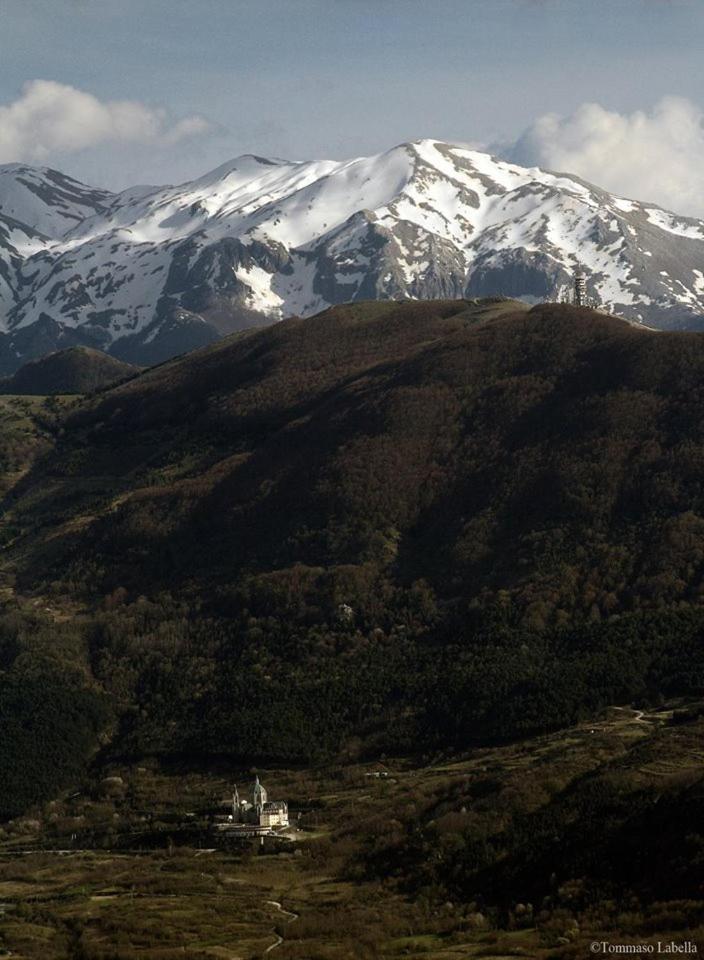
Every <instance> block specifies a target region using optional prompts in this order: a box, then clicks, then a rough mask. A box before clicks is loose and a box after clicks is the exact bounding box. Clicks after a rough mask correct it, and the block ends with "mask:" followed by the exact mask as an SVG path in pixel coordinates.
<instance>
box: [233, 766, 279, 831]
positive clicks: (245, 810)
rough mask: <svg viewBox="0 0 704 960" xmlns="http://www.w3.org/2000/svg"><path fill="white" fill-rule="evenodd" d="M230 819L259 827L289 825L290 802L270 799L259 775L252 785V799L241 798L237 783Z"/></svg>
mask: <svg viewBox="0 0 704 960" xmlns="http://www.w3.org/2000/svg"><path fill="white" fill-rule="evenodd" d="M228 819H229V820H230V822H231V823H242V824H250V825H252V826H259V827H287V826H288V823H289V821H288V804H287V803H286V801H285V800H269V798H268V794H267V791H266V788H265V787H264V785H263V784H261V783H260V782H259V777H256V778H255V780H254V786H253V787H252V799H251V801H250V800H240V795H239V792H238V790H237V786H236V785H235V789H234V793H233V794H232V814H231V816H230V817H229V818H228Z"/></svg>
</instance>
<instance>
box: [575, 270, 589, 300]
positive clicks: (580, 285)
mask: <svg viewBox="0 0 704 960" xmlns="http://www.w3.org/2000/svg"><path fill="white" fill-rule="evenodd" d="M574 305H575V307H586V305H587V278H586V277H585V276H584V274H583V273H578V274H576V275H575V278H574Z"/></svg>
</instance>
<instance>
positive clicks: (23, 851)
mask: <svg viewBox="0 0 704 960" xmlns="http://www.w3.org/2000/svg"><path fill="white" fill-rule="evenodd" d="M639 713H640V712H639V711H635V710H633V709H632V708H627V709H626V708H624V709H615V708H613V709H608V710H606V711H604V713H602V714H601V715H600V716H598V717H596V718H593V719H591V720H590V721H589V722H587V723H584V724H581V725H579V726H577V727H573V728H569V729H567V730H564V731H562V732H560V733H555V734H551V735H548V736H543V737H536V738H533V739H530V740H523V741H520V742H518V743H515V744H512V745H506V746H504V747H500V748H480V749H476V750H472V751H469V752H465V753H460V754H459V755H454V756H446V757H440V756H434V757H428V758H427V761H426V762H425V763H423V764H421V765H419V764H418V762H417V760H409V759H405V760H404V759H401V758H395V759H391V758H388V759H386V760H385V761H383V762H382V763H381V764H380V763H379V762H377V763H373V764H359V763H354V764H341V765H335V766H333V767H321V768H317V769H308V770H290V769H289V770H286V769H272V770H268V771H267V772H266V780H267V783H270V784H272V785H275V786H276V789H277V791H278V792H280V793H283V794H285V795H287V796H288V797H289V798H290V803H291V806H292V809H293V810H294V811H295V813H296V817H297V818H298V814H299V813H300V819H297V822H298V823H299V824H300V830H299V834H298V839H297V841H296V843H295V848H294V849H293V850H289V851H287V852H280V853H266V852H263V853H262V851H260V850H259V848H258V842H257V841H254V842H253V843H252V844H251V847H250V848H249V849H245V850H241V851H239V852H237V851H227V850H219V849H213V848H212V847H210V846H208V845H207V844H209V842H210V841H209V835H208V833H207V832H204V833H203V835H202V837H201V839H200V840H198V841H197V842H195V841H194V842H192V844H191V845H187V844H184V843H183V842H182V841H179V840H178V839H174V829H175V827H174V819H175V818H177V817H178V816H179V815H181V816H186V815H187V814H188V813H189V812H190V811H201V812H202V813H205V812H206V811H211V812H212V811H213V810H215V809H217V806H218V803H219V802H220V801H221V800H222V799H224V798H225V799H226V798H227V795H228V790H229V788H230V785H231V783H230V781H231V778H232V776H233V774H235V772H236V771H234V770H232V769H231V768H228V766H227V764H226V763H224V762H221V763H220V764H218V765H217V766H215V767H211V768H210V769H205V768H202V767H201V768H200V769H199V768H198V765H197V764H195V765H194V764H193V763H190V764H189V763H187V762H184V761H183V760H182V761H179V762H177V763H175V764H170V765H168V766H166V767H165V766H163V765H162V764H159V763H156V762H154V761H149V760H148V761H146V763H142V764H140V765H132V766H128V767H125V766H115V765H112V766H110V767H107V768H104V769H103V771H102V772H103V773H109V774H110V776H111V778H112V782H113V783H114V782H115V778H116V777H120V779H121V785H120V786H119V787H118V788H115V787H114V786H113V787H112V788H111V789H112V793H111V792H110V789H109V788H108V787H107V781H106V786H105V787H102V788H101V787H100V786H99V778H98V776H97V774H98V771H95V773H96V779H93V780H91V781H87V782H86V785H85V787H84V789H83V790H81V791H79V792H77V793H74V795H72V796H68V797H63V798H61V799H58V800H55V801H52V802H51V803H49V804H48V805H47V806H45V807H44V808H41V809H39V808H37V809H36V810H34V811H32V812H30V813H28V814H27V815H26V816H25V817H23V818H20V819H18V820H15V821H12V822H11V823H9V824H7V825H6V826H5V829H4V831H3V834H2V841H1V842H0V903H1V904H2V909H3V911H4V917H3V926H2V940H1V941H0V949H3V950H5V954H4V955H5V956H13V957H21V958H27V960H35V958H36V960H40V958H41V960H45V958H46V960H53V958H54V957H56V958H64V957H66V958H79V957H80V958H82V960H83V958H85V960H103V958H105V957H117V956H119V957H120V960H122V958H125V960H128V958H131V957H133V956H134V957H136V956H139V957H144V958H152V957H154V958H156V957H158V958H162V960H170V958H171V957H173V958H177V957H187V958H189V960H196V958H199V960H204V958H206V957H222V958H226V960H227V958H234V957H238V958H241V960H249V958H256V957H261V956H265V955H266V956H268V955H270V954H274V955H276V956H278V957H281V958H290V960H294V958H297V960H301V958H306V960H313V958H315V960H356V958H360V957H361V958H370V960H371V958H393V957H399V958H400V957H409V958H415V960H420V958H423V957H428V956H432V957H433V958H438V960H456V958H461V957H467V958H470V957H489V956H491V957H502V958H503V957H516V956H531V957H536V958H538V957H539V958H546V960H547V958H555V960H557V958H570V957H576V956H582V955H583V954H584V952H586V951H588V950H589V945H590V943H591V942H593V941H594V940H606V941H609V942H613V943H622V942H623V943H628V942H633V941H636V942H643V941H644V942H648V943H657V941H658V940H660V941H666V940H670V939H674V940H676V941H683V940H684V939H685V938H688V939H689V940H692V941H695V942H696V940H697V938H698V937H699V936H701V934H702V932H703V929H702V924H704V899H703V898H702V897H701V889H700V886H699V879H698V877H699V868H698V861H697V860H696V858H695V859H692V860H686V859H685V858H686V857H693V856H695V854H694V849H693V848H692V847H691V843H692V841H691V839H689V840H688V839H687V838H686V837H685V834H686V833H687V832H688V831H689V830H690V829H691V826H692V825H693V823H694V822H695V821H694V818H692V819H691V821H690V824H689V825H685V824H684V823H679V824H678V823H677V822H672V823H670V824H668V825H667V826H664V824H665V823H666V821H667V819H668V817H669V814H668V813H667V812H664V813H663V818H662V820H661V823H662V824H663V826H661V829H662V830H663V831H664V833H665V834H666V836H665V837H663V838H662V839H661V842H660V843H659V845H658V849H657V850H656V851H653V852H652V853H650V854H649V853H647V852H644V851H642V850H641V851H639V850H638V849H636V848H634V847H632V846H631V843H632V841H631V840H630V839H629V836H628V834H629V829H630V828H629V818H630V817H631V816H632V815H633V811H635V810H638V811H639V813H638V815H639V816H646V817H652V816H654V815H655V816H657V809H658V807H662V808H663V811H667V810H669V809H673V808H674V807H676V805H677V804H680V803H682V801H683V799H684V798H686V797H689V798H690V799H689V802H690V803H694V804H696V805H698V806H697V807H696V809H699V811H700V812H701V804H702V803H704V793H703V792H702V762H703V759H704V758H703V757H702V753H701V742H702V741H701V735H702V723H703V722H704V721H703V720H702V719H701V717H702V715H703V714H704V704H703V703H701V702H698V703H697V704H690V705H689V706H688V707H687V706H686V705H684V704H682V703H675V704H667V705H663V706H662V707H661V708H658V709H657V710H655V711H650V710H648V711H646V712H645V713H643V714H641V715H640V716H639ZM673 719H674V722H673ZM380 770H382V771H384V772H385V773H386V776H385V777H381V778H380V777H377V776H374V774H377V773H378V772H379V771H380ZM237 775H238V777H240V779H242V778H243V777H244V776H246V774H245V773H244V772H243V771H237ZM115 791H117V792H115ZM614 791H616V792H614ZM580 793H581V794H582V795H588V796H589V797H590V806H591V807H592V809H591V818H585V820H583V822H582V823H580V824H579V830H580V831H582V832H583V836H582V837H581V840H576V838H575V837H574V835H573V836H572V838H570V835H571V834H573V831H574V825H573V823H572V814H571V812H570V810H571V809H572V808H573V804H574V800H575V797H576V796H579V794H580ZM617 796H618V797H619V801H618V803H615V800H616V797H617ZM629 808H630V813H629V812H627V811H628V810H629ZM692 812H693V811H692ZM191 816H192V814H191ZM199 816H200V814H199ZM672 819H673V820H676V815H673V817H672ZM145 820H148V821H149V829H150V831H151V832H152V842H151V843H150V846H149V847H148V848H146V849H145V848H142V849H137V850H135V849H130V848H129V847H130V846H134V841H132V842H130V841H129V840H128V846H127V848H125V838H126V837H127V838H129V835H130V833H134V830H135V827H136V826H137V828H138V830H139V829H143V824H144V821H145ZM203 822H205V821H203ZM541 823H544V824H547V823H550V825H551V827H550V829H551V830H552V831H553V832H556V833H559V834H560V836H559V837H554V838H553V837H551V836H550V837H549V836H547V835H546V836H541V830H540V828H539V827H538V825H539V824H541ZM592 823H594V824H596V823H598V824H599V826H598V831H599V839H596V836H597V835H596V834H595V835H594V836H592V835H591V824H592ZM138 825H139V826H138ZM528 825H532V826H531V828H530V829H531V831H532V832H533V833H534V836H533V840H532V845H533V850H532V854H531V856H530V857H529V858H526V851H525V846H524V845H525V843H526V840H527V837H525V836H524V830H525V827H527V826H528ZM479 837H482V838H485V839H484V842H485V843H486V844H488V847H489V850H491V853H490V854H488V855H487V854H486V853H485V854H484V858H483V862H482V863H479V862H478V861H477V860H476V857H477V852H478V851H477V847H476V844H477V840H478V838H479ZM575 840H576V842H577V844H578V848H576V849H575V848H574V847H573V846H572V844H573V842H575ZM670 844H672V846H670ZM688 844H689V845H690V846H689V847H688ZM72 847H73V848H75V849H73V850H72V849H71V848H72ZM463 850H464V851H466V852H465V853H463V852H462V851H463ZM52 851H56V852H52ZM470 851H471V852H470ZM458 857H459V858H461V859H458ZM600 857H603V858H604V863H603V875H602V876H597V877H594V876H593V875H590V874H589V873H585V866H586V864H587V863H588V862H589V860H590V859H592V858H593V859H597V860H598V859H599V858H600ZM607 857H611V858H612V859H613V865H612V866H607V864H606V858H607ZM467 858H468V859H467ZM651 858H652V859H651ZM473 859H474V867H472V860H473ZM461 862H463V863H464V868H463V870H462V871H460V870H458V867H459V865H460V863H461ZM516 867H519V869H518V872H516ZM507 876H509V877H510V879H509V880H508V881H507V880H506V877H507ZM656 876H657V878H658V884H659V889H660V893H661V896H660V897H659V899H658V902H657V904H655V903H653V902H652V900H651V899H650V896H651V892H650V890H649V884H651V883H652V881H653V880H654V878H655V877H656ZM595 880H596V881H597V886H596V887H595V886H594V885H593V884H594V881H595ZM497 883H498V884H500V887H498V888H497ZM499 890H500V892H499Z"/></svg>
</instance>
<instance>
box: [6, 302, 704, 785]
mask: <svg viewBox="0 0 704 960" xmlns="http://www.w3.org/2000/svg"><path fill="white" fill-rule="evenodd" d="M702 373H704V341H702V339H701V338H700V336H699V335H697V334H683V333H678V334H670V333H655V332H649V331H646V330H643V329H640V328H634V327H632V326H630V325H629V324H627V323H625V322H623V321H621V320H618V319H615V318H613V317H610V316H607V315H603V314H598V313H594V312H592V311H589V310H575V309H573V308H569V307H563V306H562V307H561V306H542V307H535V308H533V309H528V308H527V307H526V306H525V305H522V304H518V303H515V302H512V301H479V302H472V301H433V302H430V303H419V302H405V303H369V304H358V305H354V306H348V307H340V308H335V309H333V310H331V311H328V312H326V313H324V314H321V315H320V316H318V317H315V318H312V319H309V320H306V321H301V320H290V321H285V322H283V323H281V324H279V325H277V326H275V327H271V328H268V329H266V330H260V331H256V332H248V333H245V334H239V335H236V336H234V337H232V338H230V339H228V340H225V341H222V342H220V343H218V344H216V345H214V346H211V347H208V348H206V349H204V350H201V351H199V352H196V353H194V354H191V355H188V356H186V357H184V358H181V359H179V360H176V361H171V362H169V363H166V364H164V365H162V366H161V367H158V368H154V369H152V370H149V371H146V372H145V373H143V374H141V375H140V376H138V377H136V378H134V379H133V380H131V381H129V382H127V383H125V384H122V385H120V386H118V387H115V388H113V389H111V390H108V391H106V392H104V393H101V394H99V395H96V396H94V397H92V398H89V399H85V400H83V401H81V402H80V403H79V404H77V405H76V406H75V407H74V408H73V410H72V411H71V412H70V413H69V414H68V415H67V416H66V417H65V418H64V419H63V421H62V428H61V431H60V432H59V433H57V435H56V437H55V439H54V443H53V447H51V448H50V449H48V450H47V451H46V452H45V453H44V454H43V455H42V456H41V457H40V458H38V459H37V460H35V462H34V465H33V467H32V468H31V469H30V470H29V472H28V473H26V474H25V475H24V476H23V477H22V478H20V479H19V480H18V481H17V482H16V483H15V484H14V486H13V487H12V489H11V491H10V492H9V493H8V494H7V496H6V497H5V500H4V513H3V527H2V529H3V536H4V540H5V544H6V547H5V550H4V552H3V557H2V564H3V566H2V575H3V585H4V595H5V596H6V597H8V601H7V603H8V607H9V608H12V607H13V606H14V607H15V608H16V613H15V614H13V616H15V615H16V616H17V617H18V618H19V620H18V623H15V625H14V626H13V625H12V623H10V624H9V625H7V624H5V625H3V624H2V623H0V640H2V641H3V642H4V643H5V644H6V645H7V649H8V650H9V651H10V652H9V653H8V655H7V658H6V670H7V671H8V674H7V682H8V684H10V686H8V691H11V690H16V689H17V688H18V685H19V686H21V684H22V683H23V679H24V678H25V677H28V678H31V677H33V676H34V675H35V673H36V668H35V666H34V664H36V663H44V661H45V658H46V656H48V655H51V656H55V654H56V651H57V650H63V649H66V650H68V649H70V651H72V652H71V656H70V658H69V659H71V662H72V663H74V664H75V669H76V671H78V674H77V675H75V674H72V675H71V676H70V677H69V676H67V677H65V686H66V685H67V686H68V689H69V690H73V689H74V688H75V687H76V683H77V680H79V681H80V682H79V683H78V687H79V689H81V690H83V689H85V690H86V691H93V692H97V693H99V694H101V695H106V696H107V702H108V703H109V704H110V707H111V713H110V716H111V717H113V718H114V720H115V725H114V727H113V728H111V729H112V735H111V744H110V746H109V747H108V748H106V749H108V750H109V751H111V755H115V754H119V755H130V756H142V755H145V754H164V753H167V754H171V753H180V754H186V755H197V756H199V757H203V756H207V755H216V754H226V755H228V756H231V757H233V758H236V759H237V761H238V762H240V761H241V762H246V763H250V762H253V761H262V760H276V761H277V762H282V763H290V762H294V761H295V762H302V761H310V760H315V759H320V758H321V757H328V758H329V757H332V756H340V755H358V754H360V753H362V754H364V753H367V754H368V753H374V752H377V751H387V752H390V751H397V752H400V751H403V752H409V751H410V752H416V751H418V750H424V749H429V748H431V747H438V746H453V747H458V746H466V745H468V744H479V743H487V742H497V741H502V740H506V739H510V738H512V737H516V736H518V735H528V734H532V733H535V732H540V731H545V730H551V729H556V728H558V727H560V726H562V725H565V724H568V723H572V722H575V721H577V720H579V719H580V718H583V717H588V716H590V715H593V714H594V713H595V712H596V711H598V710H599V709H601V708H603V707H604V706H606V705H608V704H613V703H628V702H631V701H634V700H637V701H639V702H642V703H651V702H658V701H659V699H660V698H662V697H672V696H679V695H691V694H695V693H699V692H701V690H702V689H704V644H702V636H703V635H704V611H702V605H701V596H702V571H703V567H702V560H703V558H704V504H703V503H702V495H703V490H702V470H701V463H702V462H703V461H704V436H703V432H702V422H703V419H702V412H703V409H702V408H703V405H704V394H703V392H702V386H701V384H702ZM28 605H31V609H32V610H35V611H36V608H39V610H42V611H43V610H45V611H46V612H42V613H41V615H40V616H41V618H43V619H42V624H41V625H40V626H41V629H39V628H37V627H36V626H32V625H30V627H28V626H27V623H26V610H27V607H28ZM34 615H36V614H34ZM67 615H68V616H70V617H71V619H69V620H68V621H67ZM44 621H46V622H44ZM13 622H14V621H13ZM52 622H59V623H62V624H65V626H62V629H65V631H66V632H67V635H66V637H65V638H64V639H63V640H61V642H60V643H59V644H58V645H57V643H56V642H55V641H54V640H53V639H52V638H53V637H54V636H55V634H56V631H55V630H54V629H53V628H52ZM65 659H66V657H65V656H63V655H62V658H61V660H62V662H63V661H64V660H65ZM13 696H14V694H13ZM12 702H14V701H12ZM49 729H52V728H51V725H50V727H49ZM72 736H73V734H72ZM80 736H81V737H82V738H83V739H82V740H81V743H87V742H89V740H90V737H91V736H95V732H94V731H93V730H92V729H91V730H82V731H80ZM13 742H14V741H13ZM17 749H19V747H17ZM23 749H24V748H23ZM7 750H8V751H9V754H10V755H9V757H8V758H5V760H4V761H3V762H2V763H0V767H3V764H4V767H3V768H4V769H8V770H12V769H14V767H13V763H14V764H16V763H18V762H20V761H18V760H16V759H14V760H13V757H14V756H15V753H16V750H15V749H14V748H13V745H12V743H10V744H9V745H8V746H7ZM57 756H58V754H57ZM62 770H63V773H62V772H61V771H62ZM69 774H70V770H66V769H63V768H57V773H56V777H55V782H56V783H59V782H64V781H65V779H66V777H67V776H69ZM25 793H26V791H25ZM23 795H24V794H23Z"/></svg>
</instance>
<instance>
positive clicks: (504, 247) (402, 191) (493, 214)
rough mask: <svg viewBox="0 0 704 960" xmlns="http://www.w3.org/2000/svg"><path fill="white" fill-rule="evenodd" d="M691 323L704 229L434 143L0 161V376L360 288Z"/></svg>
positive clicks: (127, 355) (187, 335)
mask: <svg viewBox="0 0 704 960" xmlns="http://www.w3.org/2000/svg"><path fill="white" fill-rule="evenodd" d="M577 270H581V271H583V272H584V273H585V274H586V275H587V278H588V290H589V292H590V294H591V296H593V297H594V298H596V299H597V300H598V301H600V302H601V303H603V304H604V305H606V306H607V307H609V308H610V309H612V310H613V311H614V312H616V313H618V314H619V315H621V316H625V317H627V318H629V319H632V320H635V321H637V322H644V323H646V324H648V325H653V326H658V327H662V328H686V329H698V328H700V327H702V326H704V222H702V221H698V220H694V219H689V218H683V217H678V216H675V215H674V214H671V213H667V212H666V211H664V210H662V209H660V208H659V207H656V206H654V205H652V204H648V203H639V202H636V201H631V200H625V199H622V198H619V197H614V196H611V195H610V194H608V193H606V192H605V191H603V190H600V189H599V188H597V187H594V186H591V185H590V184H587V183H584V182H583V181H581V180H580V179H578V178H576V177H572V176H568V175H563V174H554V173H548V172H546V171H543V170H539V169H524V168H521V167H517V166H516V165H514V164H511V163H506V162H503V161H501V160H498V159H496V158H494V157H491V156H489V155H487V154H484V153H480V152H477V151H473V150H468V149H465V148H463V147H460V146H454V145H452V144H448V143H442V142H438V141H432V140H423V141H417V142H413V143H407V144H402V145H400V146H398V147H395V148H393V149H392V150H389V151H388V152H386V153H383V154H379V155H378V156H373V157H366V158H359V159H355V160H350V161H314V162H306V161H302V162H298V161H296V162H289V161H284V160H270V159H264V158H260V157H254V156H243V157H239V158H238V159H236V160H233V161H231V162H229V163H226V164H224V165H223V166H221V167H219V168H218V169H216V170H213V171H212V172H210V173H208V174H206V175H205V176H203V177H201V178H200V179H197V180H194V181H192V182H190V183H185V184H181V185H179V186H169V187H135V188H133V189H129V190H126V191H124V192H122V193H119V194H110V193H107V192H105V191H100V190H94V189H91V188H88V187H85V186H83V185H82V184H79V183H76V182H75V181H73V180H70V179H69V178H67V177H64V176H63V175H62V174H59V173H57V172H55V171H52V170H44V169H33V168H29V167H25V166H20V165H11V166H6V167H2V168H0V330H2V333H1V334H0V337H1V339H0V372H5V373H7V372H12V370H14V369H15V368H16V367H17V366H18V365H19V364H20V363H21V362H22V361H23V360H24V359H27V358H31V357H36V356H40V355H42V354H43V353H46V352H48V351H49V350H52V349H57V348H60V347H64V346H71V345H75V344H79V343H82V344H86V345H89V346H95V347H99V348H101V349H104V350H107V351H109V352H111V353H112V354H114V355H115V356H118V357H120V358H122V359H126V360H129V361H131V362H137V363H141V364H150V363H154V362H159V361H161V360H163V359H165V358H167V357H169V356H172V355H174V354H176V353H180V352H183V351H185V350H187V349H191V348H192V347H195V346H199V345H202V344H205V343H207V342H211V341H212V340H214V339H217V338H218V337H219V336H221V335H222V334H224V333H228V332H232V331H233V330H237V329H242V328H245V327H249V326H253V325H257V324H260V323H264V322H268V321H271V320H278V319H281V318H283V317H286V316H290V315H299V316H303V317H305V316H309V315H312V314H314V313H316V312H318V311H320V310H322V309H324V308H325V307H327V306H329V305H331V304H337V303H341V302H346V301H354V300H362V299H401V298H412V299H429V298H433V297H445V298H460V297H464V296H467V297H474V296H490V295H506V296H511V297H518V298H526V299H528V300H531V301H535V300H543V299H560V298H561V297H562V296H564V295H565V294H566V293H567V292H568V291H569V290H570V287H571V283H572V278H573V275H574V273H575V271H577Z"/></svg>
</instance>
